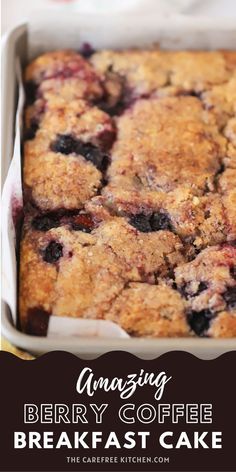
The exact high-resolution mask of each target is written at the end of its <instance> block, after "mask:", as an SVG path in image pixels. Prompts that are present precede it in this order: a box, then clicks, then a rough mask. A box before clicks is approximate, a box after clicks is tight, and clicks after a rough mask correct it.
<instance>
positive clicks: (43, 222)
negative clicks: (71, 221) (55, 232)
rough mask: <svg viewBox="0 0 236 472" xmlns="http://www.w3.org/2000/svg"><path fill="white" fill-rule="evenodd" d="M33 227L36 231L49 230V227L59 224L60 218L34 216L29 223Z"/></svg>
mask: <svg viewBox="0 0 236 472" xmlns="http://www.w3.org/2000/svg"><path fill="white" fill-rule="evenodd" d="M31 225H32V227H33V229H36V230H37V231H49V230H50V229H51V228H57V227H58V226H60V220H59V219H58V218H56V217H55V216H46V215H44V216H43V215H40V216H36V217H35V218H34V219H33V220H32V223H31Z"/></svg>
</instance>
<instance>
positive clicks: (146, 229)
mask: <svg viewBox="0 0 236 472" xmlns="http://www.w3.org/2000/svg"><path fill="white" fill-rule="evenodd" d="M129 223H130V224H131V226H134V228H136V229H137V230H138V231H141V232H142V233H150V232H151V231H152V228H151V225H150V221H149V216H147V215H144V214H143V213H139V214H138V215H133V216H131V218H130V219H129Z"/></svg>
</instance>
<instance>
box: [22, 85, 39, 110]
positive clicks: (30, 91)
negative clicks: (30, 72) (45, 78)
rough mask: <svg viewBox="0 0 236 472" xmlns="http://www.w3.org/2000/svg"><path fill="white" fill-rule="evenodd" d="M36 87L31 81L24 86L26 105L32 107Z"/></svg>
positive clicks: (35, 95)
mask: <svg viewBox="0 0 236 472" xmlns="http://www.w3.org/2000/svg"><path fill="white" fill-rule="evenodd" d="M37 90H38V86H37V84H36V83H35V82H34V81H33V80H29V81H28V82H26V84H25V95H26V103H27V105H32V103H34V102H35V100H36V98H37Z"/></svg>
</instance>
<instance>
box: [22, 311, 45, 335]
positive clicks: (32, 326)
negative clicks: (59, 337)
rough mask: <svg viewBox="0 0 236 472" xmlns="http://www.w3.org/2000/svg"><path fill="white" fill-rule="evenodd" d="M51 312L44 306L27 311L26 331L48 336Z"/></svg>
mask: <svg viewBox="0 0 236 472" xmlns="http://www.w3.org/2000/svg"><path fill="white" fill-rule="evenodd" d="M49 317H50V313H49V312H48V311H46V310H44V309H43V308H40V307H35V308H29V310H28V312H27V325H26V332H27V333H28V334H31V335H34V336H46V335H47V331H48V323H49Z"/></svg>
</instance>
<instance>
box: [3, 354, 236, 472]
mask: <svg viewBox="0 0 236 472" xmlns="http://www.w3.org/2000/svg"><path fill="white" fill-rule="evenodd" d="M235 365H236V351H234V352H231V353H226V354H224V355H223V356H220V357H219V358H217V359H215V360H210V361H206V360H200V359H198V358H196V357H194V356H192V355H191V354H187V353H185V352H169V353H166V354H164V355H163V356H161V357H159V358H157V359H154V360H141V359H139V358H137V357H135V356H133V355H131V354H128V353H125V352H113V353H107V354H105V355H103V356H101V357H100V358H98V359H96V360H93V361H84V360H81V359H79V358H77V357H75V356H74V355H72V354H69V353H66V352H59V351H58V352H52V353H48V354H46V355H44V356H42V357H40V358H38V359H36V360H33V361H24V360H21V359H19V358H17V357H15V356H14V355H12V354H9V353H6V352H0V369H1V372H0V378H1V459H0V460H1V464H0V470H2V471H19V472H20V471H25V472H26V471H31V472H32V471H35V472H36V471H45V472H46V471H82V470H85V471H97V472H99V471H103V472H106V471H110V470H112V471H125V470H129V471H132V470H133V471H137V472H138V471H160V472H162V471H166V472H167V471H172V472H174V471H176V472H178V471H188V472H191V471H196V472H204V471H206V472H207V471H214V472H218V471H222V472H223V471H224V472H227V471H235V470H236V439H235V438H236V431H235V425H236V407H235V405H236V400H235V399H236V395H235V393H236V388H235ZM85 366H89V367H91V368H92V369H93V371H94V374H95V377H96V378H97V377H99V376H103V377H109V378H111V379H112V378H113V377H114V376H116V377H123V378H124V379H125V378H126V376H127V375H128V374H129V373H134V372H137V373H139V372H140V369H141V368H143V369H144V370H145V371H146V372H160V371H162V370H164V371H165V372H166V374H167V376H168V377H169V376H172V379H171V380H170V381H169V382H168V383H167V385H166V387H165V390H164V394H163V397H162V399H161V400H160V402H161V403H212V404H213V422H212V424H185V423H184V422H180V423H179V424H170V423H169V422H166V423H165V424H164V425H163V424H158V422H157V421H154V422H152V423H149V424H146V425H145V424H142V423H140V422H136V423H135V424H130V425H128V424H125V423H123V422H121V421H120V420H119V418H118V410H119V407H120V406H121V405H122V404H124V403H135V404H136V405H137V406H138V405H140V404H143V403H151V404H153V405H154V406H156V404H157V401H156V400H155V399H154V394H155V391H156V388H155V387H151V386H145V387H142V388H138V389H137V390H136V392H135V394H134V395H133V396H132V397H130V398H128V399H125V400H122V399H120V396H119V392H117V391H115V392H109V393H105V392H104V391H102V390H99V391H97V392H96V393H95V394H94V396H93V397H88V396H87V394H86V393H83V394H81V395H79V394H78V393H77V392H76V382H77V378H78V375H79V373H80V371H81V369H82V368H83V367H85ZM24 403H36V404H40V403H66V404H68V405H70V404H72V403H84V404H86V405H87V404H89V403H97V404H101V403H109V406H108V407H107V410H106V411H105V413H104V415H103V423H102V424H96V423H95V416H94V414H93V413H92V411H91V410H90V411H89V408H88V420H89V423H88V424H84V425H83V424H81V423H78V424H64V423H62V424H40V423H36V424H24V422H23V405H24ZM76 430H77V431H103V434H104V437H106V436H107V435H108V433H109V432H110V431H115V432H116V434H117V436H118V439H120V440H121V442H122V439H123V436H124V433H125V432H126V431H145V430H147V431H150V433H151V439H149V441H148V442H147V445H148V447H147V449H145V450H144V449H140V448H139V447H138V446H136V447H135V448H134V449H124V448H122V449H116V448H114V447H112V448H110V449H106V450H104V449H103V447H102V445H101V446H100V445H99V447H98V448H97V449H76V450H73V449H66V448H61V449H45V450H43V449H31V450H29V449H15V450H14V448H13V432H14V431H24V432H27V431H38V432H42V431H54V432H55V434H56V435H57V434H58V436H59V434H60V432H61V431H66V432H68V435H70V434H71V432H73V431H76ZM168 430H169V431H174V432H175V433H176V435H177V434H179V433H180V432H181V431H187V432H188V433H189V437H191V432H193V431H199V432H201V431H202V432H203V431H222V432H223V448H222V449H215V450H211V449H202V448H201V449H196V450H195V449H187V448H181V449H178V450H175V449H163V448H161V447H160V446H159V445H158V440H157V439H158V437H159V436H160V434H161V433H162V432H164V431H168ZM67 456H81V457H82V456H117V457H120V456H135V457H136V456H152V457H154V456H162V457H168V456H169V458H170V460H169V463H165V464H163V465H162V464H155V463H151V464H140V463H136V464H131V463H130V464H126V465H124V464H123V465H122V464H119V463H118V464H86V465H82V464H73V463H72V464H67V462H66V457H67Z"/></svg>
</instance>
